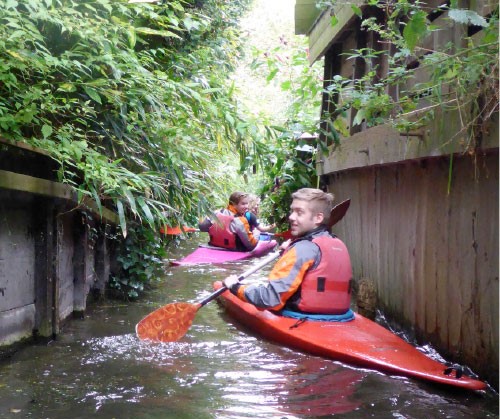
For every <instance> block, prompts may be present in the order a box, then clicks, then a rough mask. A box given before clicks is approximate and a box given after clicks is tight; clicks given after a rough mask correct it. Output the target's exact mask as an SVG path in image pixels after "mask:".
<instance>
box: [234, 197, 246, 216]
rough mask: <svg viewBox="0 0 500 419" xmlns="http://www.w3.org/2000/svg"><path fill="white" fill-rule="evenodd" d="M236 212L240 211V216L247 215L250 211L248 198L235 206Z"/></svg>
mask: <svg viewBox="0 0 500 419" xmlns="http://www.w3.org/2000/svg"><path fill="white" fill-rule="evenodd" d="M234 207H235V208H236V211H238V214H241V215H243V214H245V212H247V211H248V198H241V199H240V202H238V203H237V204H236V205H235V206H234Z"/></svg>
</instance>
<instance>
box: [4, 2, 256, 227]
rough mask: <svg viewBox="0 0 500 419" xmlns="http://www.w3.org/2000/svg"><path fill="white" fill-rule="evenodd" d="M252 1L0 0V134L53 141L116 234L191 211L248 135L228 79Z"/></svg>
mask: <svg viewBox="0 0 500 419" xmlns="http://www.w3.org/2000/svg"><path fill="white" fill-rule="evenodd" d="M248 3H249V1H248V0H240V1H232V2H225V1H221V0H208V1H187V0H177V1H165V2H160V3H154V4H149V3H129V2H128V1H127V0H84V1H80V0H47V1H29V0H23V1H17V0H0V22H1V25H0V57H1V61H0V135H2V137H5V138H8V139H12V140H17V141H24V142H28V143H30V144H32V145H35V146H37V147H39V148H41V149H43V150H46V151H47V152H49V153H50V155H51V156H53V157H54V158H55V159H57V161H58V162H59V163H60V164H61V170H60V172H59V176H60V180H61V181H62V182H66V183H69V184H71V185H73V186H74V187H75V188H77V189H78V191H79V193H80V194H81V195H82V196H83V195H89V196H91V197H92V198H93V199H95V200H96V201H97V202H98V203H99V204H100V205H101V204H102V205H109V206H112V207H113V208H116V209H117V211H118V213H119V215H120V222H121V227H122V232H123V235H124V236H125V235H126V232H127V224H128V220H131V219H132V220H139V221H145V222H146V223H149V224H150V225H152V226H154V225H155V224H156V226H158V223H159V220H160V218H161V217H162V216H163V217H166V218H167V221H168V222H171V223H175V224H178V223H182V222H184V221H191V222H192V221H193V220H195V219H196V216H197V215H198V214H199V213H200V212H203V211H206V210H207V208H208V206H209V204H210V202H211V201H212V200H213V199H214V198H215V197H217V194H219V193H221V191H223V188H219V187H218V185H221V184H223V183H224V182H220V181H219V179H217V175H218V172H217V170H215V168H216V167H217V162H219V161H220V157H219V156H220V155H225V154H227V150H228V149H229V147H232V146H234V149H237V147H238V145H239V143H242V142H245V141H248V139H249V138H250V136H249V134H248V132H247V125H248V124H246V122H245V121H243V120H242V119H241V118H240V116H239V112H238V109H237V107H236V104H235V102H234V100H233V98H232V91H231V85H230V84H229V83H228V82H227V74H228V73H229V72H230V71H231V70H232V68H233V66H234V65H235V63H236V62H237V59H238V55H239V53H238V48H239V43H238V32H237V18H238V17H239V16H240V15H241V13H242V12H243V11H244V10H245V8H246V7H247V4H248ZM224 193H225V191H224ZM185 218H187V220H185ZM163 221H165V220H163Z"/></svg>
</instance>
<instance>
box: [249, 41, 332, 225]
mask: <svg viewBox="0 0 500 419" xmlns="http://www.w3.org/2000/svg"><path fill="white" fill-rule="evenodd" d="M254 56H255V57H256V58H255V59H254V62H253V63H252V66H253V68H254V70H255V71H261V70H262V69H267V71H268V76H267V80H268V82H269V83H271V82H273V81H274V80H275V78H276V79H278V76H279V80H284V81H281V83H280V86H281V89H282V90H284V91H287V92H290V93H291V101H290V103H289V104H288V109H287V114H286V116H287V119H286V121H285V123H284V124H283V125H277V124H274V125H267V126H265V128H264V132H263V133H262V134H261V137H260V138H257V139H256V140H254V142H253V144H252V147H253V149H252V150H249V151H248V155H247V159H246V162H247V165H255V166H256V167H258V168H260V170H261V171H262V172H263V173H264V176H263V178H262V179H261V183H260V187H259V188H258V191H257V192H258V194H259V195H261V196H263V197H265V199H264V200H263V201H262V205H261V212H262V216H263V217H264V218H265V219H267V220H268V221H270V222H276V223H277V224H278V231H282V230H286V229H287V228H288V213H289V207H290V203H291V194H292V193H293V192H295V191H296V190H297V189H300V188H302V187H311V186H316V185H317V180H318V179H317V177H316V168H315V156H316V148H317V145H318V144H317V139H316V138H315V137H314V136H313V137H310V138H308V139H301V138H300V137H301V135H302V134H304V133H308V132H309V133H315V132H316V131H317V124H318V117H319V106H320V104H321V93H322V82H321V73H322V68H321V65H320V63H317V64H315V65H313V66H310V65H309V61H308V52H307V47H306V44H305V40H304V39H303V38H297V39H294V40H292V41H288V40H287V41H286V42H283V40H282V42H280V44H279V45H278V46H277V47H275V48H273V49H272V50H271V51H266V52H262V51H255V52H254Z"/></svg>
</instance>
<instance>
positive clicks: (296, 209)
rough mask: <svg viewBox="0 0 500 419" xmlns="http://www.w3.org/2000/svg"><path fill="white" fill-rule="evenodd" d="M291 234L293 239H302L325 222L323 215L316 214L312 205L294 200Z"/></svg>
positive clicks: (291, 213)
mask: <svg viewBox="0 0 500 419" xmlns="http://www.w3.org/2000/svg"><path fill="white" fill-rule="evenodd" d="M288 220H289V221H290V232H291V234H292V236H293V237H300V236H303V235H304V234H306V233H308V232H309V231H311V230H313V229H314V228H316V227H318V226H319V225H320V224H321V223H322V221H323V213H321V212H320V213H316V214H314V213H313V211H311V208H310V203H309V202H308V201H302V200H299V199H294V200H293V201H292V205H291V207H290V215H289V217H288Z"/></svg>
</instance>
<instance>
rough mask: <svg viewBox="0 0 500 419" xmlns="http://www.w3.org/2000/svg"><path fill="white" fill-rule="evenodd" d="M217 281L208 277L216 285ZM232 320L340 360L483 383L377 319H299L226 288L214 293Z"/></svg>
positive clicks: (466, 384)
mask: <svg viewBox="0 0 500 419" xmlns="http://www.w3.org/2000/svg"><path fill="white" fill-rule="evenodd" d="M220 287H221V282H216V283H214V288H215V289H219V288H220ZM218 301H219V302H220V303H221V304H222V305H224V307H225V308H226V310H227V312H228V313H229V314H230V315H231V316H232V317H234V318H235V319H236V320H238V321H239V322H241V323H242V324H244V325H245V326H247V327H249V328H250V329H252V330H254V331H255V332H257V333H259V334H261V335H262V336H264V337H266V338H268V339H270V340H272V341H274V342H277V343H280V344H283V345H285V346H288V347H292V348H296V349H299V350H302V351H304V352H308V353H311V354H313V355H318V356H322V357H326V358H331V359H334V360H337V361H340V362H345V363H346V364H352V365H357V366H360V367H366V368H370V369H374V370H378V371H381V372H385V373H388V374H392V375H401V376H406V377H411V378H417V379H420V380H425V381H431V382H434V383H439V384H445V385H449V386H454V387H460V388H464V389H468V390H484V389H486V387H487V385H486V383H484V382H482V381H479V380H476V379H474V378H471V377H469V376H466V375H463V374H462V373H461V371H460V370H457V369H454V368H448V367H447V366H446V365H444V364H442V363H441V362H438V361H436V360H434V359H432V358H429V357H428V356H427V355H425V354H423V353H422V352H420V351H419V350H418V349H417V348H415V347H414V346H412V345H410V344H409V343H408V342H406V341H405V340H403V339H401V338H400V337H399V336H397V335H395V334H394V333H392V332H390V331H389V330H387V329H385V328H384V327H382V326H380V325H379V324H377V323H375V322H373V321H371V320H369V319H367V318H365V317H363V316H361V315H359V314H357V313H354V319H353V320H350V321H344V322H332V321H311V320H306V321H303V320H299V319H296V318H290V317H284V316H280V315H276V314H274V313H272V312H271V311H269V310H259V309H257V308H256V307H255V306H253V305H252V304H248V303H245V302H243V301H241V300H240V299H239V298H237V297H235V296H234V295H233V294H231V293H230V292H229V291H226V292H224V293H223V294H222V295H221V296H220V297H219V299H218Z"/></svg>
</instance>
